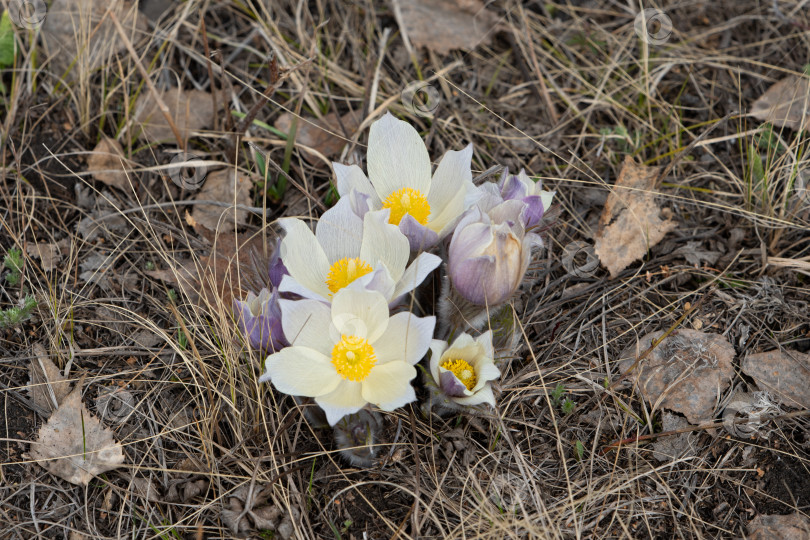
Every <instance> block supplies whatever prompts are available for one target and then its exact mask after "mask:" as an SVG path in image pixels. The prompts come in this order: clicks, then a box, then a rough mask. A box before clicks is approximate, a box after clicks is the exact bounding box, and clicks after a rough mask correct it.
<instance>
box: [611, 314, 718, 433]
mask: <svg viewBox="0 0 810 540" xmlns="http://www.w3.org/2000/svg"><path fill="white" fill-rule="evenodd" d="M663 334H664V332H663V331H659V332H652V333H650V334H647V335H646V336H644V337H643V338H641V339H639V341H638V344H637V345H635V346H633V347H629V348H628V349H626V350H625V351H624V352H622V354H621V357H620V363H619V370H621V371H622V372H624V371H626V370H628V369H630V366H631V365H632V364H633V362H635V360H636V358H638V357H639V355H641V354H642V353H643V352H644V351H646V350H647V348H648V347H649V346H650V344H651V343H652V342H653V340H654V339H657V338H659V337H661V336H662V335H663ZM733 359H734V347H733V346H732V345H731V344H730V343H729V342H728V340H726V338H725V337H723V336H721V335H718V334H705V333H703V332H698V331H697V330H690V329H681V330H678V331H677V333H674V334H671V335H670V336H669V337H667V338H666V339H664V340H663V341H662V342H661V343H660V344H659V345H658V346H657V347H656V348H655V349H653V351H652V352H651V353H650V354H649V355H647V357H646V358H645V359H643V360H642V361H641V362H640V363H639V364H638V365H637V366H636V368H635V369H634V370H633V372H631V373H630V377H631V378H632V379H633V380H634V381H635V382H636V383H637V384H638V387H639V390H640V391H641V394H642V395H643V396H644V399H646V400H647V401H649V402H650V403H651V404H652V405H653V408H654V409H658V408H664V409H669V410H671V411H675V412H679V413H681V414H683V415H684V416H686V418H687V420H689V421H690V422H691V423H693V424H700V423H701V422H704V421H706V420H709V419H711V418H713V416H714V406H715V403H716V402H717V400H718V398H719V397H720V394H722V392H723V390H725V388H726V387H727V386H728V384H729V382H730V381H731V377H732V376H733V375H734V368H733V366H732V365H731V362H732V360H733Z"/></svg>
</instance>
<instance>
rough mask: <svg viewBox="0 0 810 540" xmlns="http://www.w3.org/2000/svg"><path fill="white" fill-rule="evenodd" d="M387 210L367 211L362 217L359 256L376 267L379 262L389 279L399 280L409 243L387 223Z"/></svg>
mask: <svg viewBox="0 0 810 540" xmlns="http://www.w3.org/2000/svg"><path fill="white" fill-rule="evenodd" d="M388 214H389V211H388V210H387V209H386V210H378V211H376V212H367V213H366V215H365V218H364V219H363V227H362V230H363V243H362V246H361V247H360V258H361V259H363V260H364V261H367V262H369V263H370V264H371V265H372V266H374V267H375V268H376V265H377V263H378V262H381V263H383V264H384V265H385V267H386V268H387V269H388V273H389V274H390V275H391V279H393V280H394V281H395V282H396V281H399V278H401V277H402V273H403V272H404V271H405V265H406V264H408V257H409V256H410V254H411V245H410V244H409V243H408V239H407V238H406V237H405V235H404V234H402V232H401V231H400V230H399V227H398V226H396V225H391V224H390V223H388Z"/></svg>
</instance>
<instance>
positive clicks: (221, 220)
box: [191, 169, 252, 231]
mask: <svg viewBox="0 0 810 540" xmlns="http://www.w3.org/2000/svg"><path fill="white" fill-rule="evenodd" d="M251 187H252V183H251V181H250V179H249V178H247V177H245V176H242V175H241V174H237V173H236V172H234V170H233V169H221V170H219V171H214V172H212V173H211V174H209V175H208V177H207V178H206V179H205V185H204V186H203V188H202V189H201V190H200V191H199V192H197V195H196V197H194V198H195V200H198V201H220V202H224V203H227V204H234V203H236V204H241V205H245V206H250V188H251ZM191 215H192V217H193V218H194V220H195V221H197V222H198V223H201V224H202V225H204V226H205V227H206V228H208V229H211V230H212V231H215V230H217V229H218V228H220V229H221V228H223V227H224V228H231V229H232V228H233V226H234V215H235V216H236V224H237V225H244V224H245V223H247V218H248V212H247V210H239V209H234V208H226V207H223V206H211V205H207V204H198V205H196V206H195V207H194V210H192V214H191Z"/></svg>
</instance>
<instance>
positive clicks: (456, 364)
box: [441, 358, 478, 391]
mask: <svg viewBox="0 0 810 540" xmlns="http://www.w3.org/2000/svg"><path fill="white" fill-rule="evenodd" d="M441 366H442V367H443V368H444V369H446V370H447V371H450V372H451V373H453V375H455V376H456V378H457V379H458V380H460V381H461V382H462V384H464V386H466V387H467V390H470V391H472V389H473V388H475V383H477V382H478V376H477V375H476V374H475V368H474V367H472V366H471V365H470V364H469V363H468V362H467V361H466V360H461V359H460V358H455V359H453V358H451V359H450V360H445V361H444V362H442V363H441Z"/></svg>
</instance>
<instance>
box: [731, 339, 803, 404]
mask: <svg viewBox="0 0 810 540" xmlns="http://www.w3.org/2000/svg"><path fill="white" fill-rule="evenodd" d="M742 370H743V372H744V373H745V374H746V375H748V376H750V377H752V378H753V379H754V380H755V381H756V383H757V386H759V387H760V389H762V390H768V391H770V392H773V393H774V394H778V395H779V397H780V398H782V400H783V401H784V404H785V405H787V406H789V407H795V408H797V409H808V408H810V385H808V381H810V354H804V353H800V352H798V351H789V350H787V349H786V350H783V351H779V350H774V351H768V352H762V353H758V354H750V355H748V356H747V357H745V358H744V359H743V361H742Z"/></svg>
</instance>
